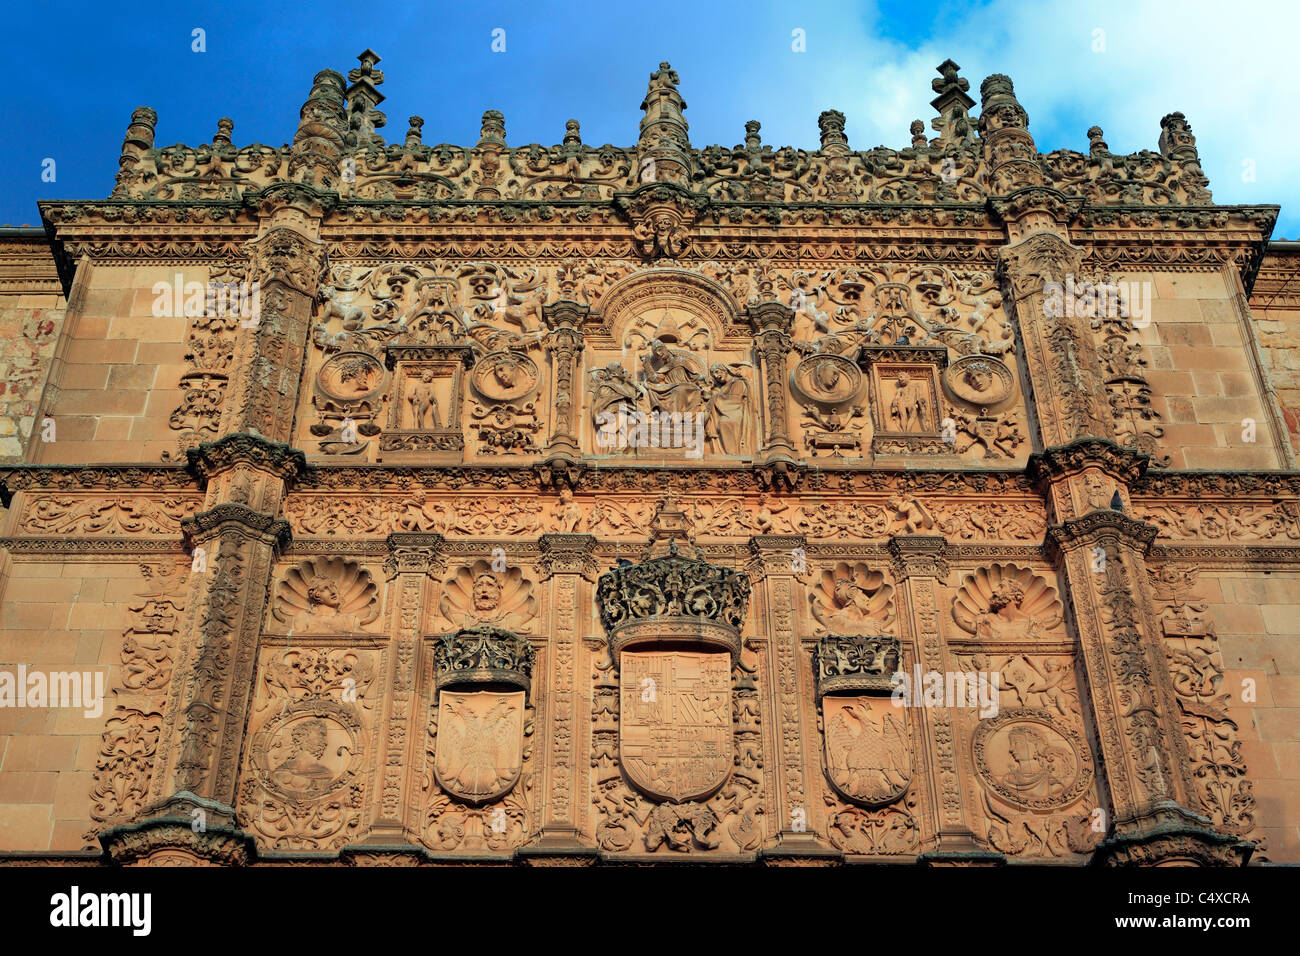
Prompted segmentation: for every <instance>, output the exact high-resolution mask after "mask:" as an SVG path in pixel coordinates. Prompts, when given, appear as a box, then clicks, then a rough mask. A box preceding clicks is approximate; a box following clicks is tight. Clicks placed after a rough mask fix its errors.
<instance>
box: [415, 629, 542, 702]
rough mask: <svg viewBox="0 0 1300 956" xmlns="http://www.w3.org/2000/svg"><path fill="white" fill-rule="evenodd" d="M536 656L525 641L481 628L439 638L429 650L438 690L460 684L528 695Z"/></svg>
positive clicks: (501, 632) (509, 633) (511, 632)
mask: <svg viewBox="0 0 1300 956" xmlns="http://www.w3.org/2000/svg"><path fill="white" fill-rule="evenodd" d="M536 656H537V655H536V651H534V650H533V645H532V644H531V643H530V642H529V641H528V640H527V639H526V638H523V637H520V636H519V635H518V634H515V633H514V632H513V631H506V630H502V629H501V628H499V627H492V626H491V625H487V624H484V625H480V626H478V627H467V628H462V629H461V630H459V631H456V632H455V633H453V634H445V635H443V636H442V637H441V638H439V639H438V640H437V642H436V643H435V644H434V646H433V667H434V670H435V672H436V673H437V676H438V689H439V690H442V689H445V688H448V687H457V686H460V685H463V684H510V685H512V686H514V687H520V688H523V691H524V693H528V692H529V690H530V689H531V687H532V677H533V662H534V660H535V659H536Z"/></svg>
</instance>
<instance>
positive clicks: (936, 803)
mask: <svg viewBox="0 0 1300 956" xmlns="http://www.w3.org/2000/svg"><path fill="white" fill-rule="evenodd" d="M889 550H890V553H891V554H892V555H893V558H894V577H895V579H896V580H897V581H898V589H899V591H900V592H901V594H902V597H903V605H904V607H906V608H907V616H906V618H905V619H902V620H901V621H900V624H901V625H902V628H901V630H902V633H900V635H899V637H900V638H901V641H902V643H903V644H904V646H906V645H907V644H908V643H910V644H911V654H912V659H913V660H914V661H916V663H917V667H918V668H919V669H920V671H921V673H922V674H928V673H930V672H931V671H936V672H938V673H940V674H944V673H947V672H948V670H949V669H950V667H949V664H948V655H947V651H946V650H945V649H944V646H943V639H942V638H941V637H940V635H939V604H938V599H937V595H936V591H937V589H938V583H939V581H941V580H946V579H947V577H948V563H947V561H946V560H945V557H946V555H947V552H948V542H947V540H946V539H944V538H942V537H940V536H938V535H924V534H907V535H895V536H894V537H892V538H890V539H889ZM913 693H917V691H916V690H914V691H913ZM918 711H919V714H918V719H919V720H920V721H921V726H922V728H923V729H924V737H925V741H926V748H927V750H928V751H929V753H927V754H925V755H924V758H925V763H926V766H927V767H928V768H929V772H928V773H927V774H926V779H927V781H928V783H929V791H930V805H931V807H933V808H934V812H935V814H936V817H937V819H935V821H934V822H935V823H937V825H938V828H939V832H938V836H939V843H938V848H937V849H936V850H933V851H931V852H929V853H927V854H925V859H926V861H927V862H943V863H950V862H991V861H994V860H996V859H999V858H1000V856H999V855H998V854H994V853H989V852H987V851H986V850H984V848H983V847H981V846H980V845H979V844H977V843H976V841H975V835H974V831H973V829H972V827H971V816H970V815H971V808H970V807H969V806H967V802H968V801H967V797H966V792H965V789H964V788H963V787H962V770H961V767H960V765H959V762H958V760H957V751H956V746H957V744H956V727H957V721H956V716H955V714H954V713H953V711H952V710H951V709H950V708H947V707H920V708H918Z"/></svg>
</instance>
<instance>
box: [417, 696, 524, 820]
mask: <svg viewBox="0 0 1300 956" xmlns="http://www.w3.org/2000/svg"><path fill="white" fill-rule="evenodd" d="M434 750H435V757H434V765H433V772H434V775H435V776H436V777H437V779H438V785H439V786H440V787H442V789H444V790H446V791H447V792H448V793H450V794H452V795H453V796H456V797H459V798H461V799H462V800H467V801H469V802H470V803H485V802H487V801H489V800H495V799H497V798H498V797H500V796H503V795H504V794H506V793H509V792H510V788H511V787H513V786H514V785H515V781H517V780H518V779H519V771H520V769H521V768H522V766H523V750H524V692H523V691H510V692H505V693H502V692H499V691H469V692H466V691H454V690H444V691H442V692H441V693H440V695H439V699H438V737H437V741H436V743H435V746H434Z"/></svg>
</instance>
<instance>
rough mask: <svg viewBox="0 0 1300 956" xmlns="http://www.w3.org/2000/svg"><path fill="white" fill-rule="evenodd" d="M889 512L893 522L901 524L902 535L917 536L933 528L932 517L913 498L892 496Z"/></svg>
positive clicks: (923, 506)
mask: <svg viewBox="0 0 1300 956" xmlns="http://www.w3.org/2000/svg"><path fill="white" fill-rule="evenodd" d="M889 510H890V511H892V512H893V513H894V520H896V521H901V522H902V523H903V533H904V534H919V533H921V532H923V531H929V530H931V529H933V528H934V516H933V515H932V514H930V512H929V510H928V509H927V508H926V507H925V505H923V504H921V502H919V501H917V500H916V499H915V498H912V497H907V498H904V497H902V496H901V495H894V496H893V497H892V498H890V499H889Z"/></svg>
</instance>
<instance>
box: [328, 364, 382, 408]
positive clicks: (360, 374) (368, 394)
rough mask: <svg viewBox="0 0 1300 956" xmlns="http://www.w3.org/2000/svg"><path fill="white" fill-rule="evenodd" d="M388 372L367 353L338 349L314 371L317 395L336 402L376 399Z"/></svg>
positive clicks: (380, 394) (379, 394)
mask: <svg viewBox="0 0 1300 956" xmlns="http://www.w3.org/2000/svg"><path fill="white" fill-rule="evenodd" d="M387 375H388V373H387V372H386V371H385V369H384V366H383V363H382V362H380V361H379V359H377V358H375V357H374V356H373V355H371V354H370V353H369V352H340V353H339V354H338V355H335V356H334V357H333V358H331V359H329V361H327V362H326V363H325V364H324V365H322V366H321V369H320V371H319V372H317V373H316V387H317V388H318V389H320V391H321V394H323V395H325V396H326V397H327V398H332V399H334V400H335V401H338V402H362V401H365V400H367V399H375V400H377V399H379V398H380V397H381V396H382V395H383V392H384V383H385V381H386V379H387Z"/></svg>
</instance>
